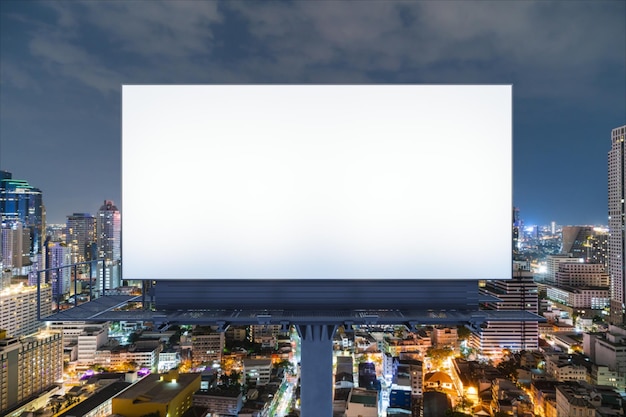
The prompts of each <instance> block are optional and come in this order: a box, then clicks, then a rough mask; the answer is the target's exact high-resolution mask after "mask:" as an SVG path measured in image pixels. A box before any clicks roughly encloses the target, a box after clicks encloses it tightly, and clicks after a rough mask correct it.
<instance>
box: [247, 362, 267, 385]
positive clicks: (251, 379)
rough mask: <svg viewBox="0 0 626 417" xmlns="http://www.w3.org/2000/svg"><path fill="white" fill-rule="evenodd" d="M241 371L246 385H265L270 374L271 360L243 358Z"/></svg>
mask: <svg viewBox="0 0 626 417" xmlns="http://www.w3.org/2000/svg"><path fill="white" fill-rule="evenodd" d="M243 373H244V376H245V381H246V384H247V385H250V386H252V387H256V386H263V385H267V384H268V383H269V382H270V377H271V374H272V360H271V359H244V360H243Z"/></svg>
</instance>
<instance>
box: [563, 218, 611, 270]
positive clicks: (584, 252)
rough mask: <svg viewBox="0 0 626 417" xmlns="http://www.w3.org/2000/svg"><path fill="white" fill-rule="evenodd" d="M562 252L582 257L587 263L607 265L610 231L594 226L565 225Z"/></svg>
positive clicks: (574, 256)
mask: <svg viewBox="0 0 626 417" xmlns="http://www.w3.org/2000/svg"><path fill="white" fill-rule="evenodd" d="M562 235H563V243H562V246H561V253H563V254H570V255H571V256H572V257H573V258H582V259H584V260H585V263H589V264H602V265H604V267H605V268H606V267H607V263H608V261H607V244H608V233H607V231H606V229H601V228H598V227H593V226H563V230H562Z"/></svg>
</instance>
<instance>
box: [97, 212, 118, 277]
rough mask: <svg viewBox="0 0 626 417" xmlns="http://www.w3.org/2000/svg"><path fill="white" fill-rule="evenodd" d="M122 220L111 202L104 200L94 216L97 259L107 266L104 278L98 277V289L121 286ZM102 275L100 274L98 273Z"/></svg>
mask: <svg viewBox="0 0 626 417" xmlns="http://www.w3.org/2000/svg"><path fill="white" fill-rule="evenodd" d="M121 230H122V219H121V215H120V211H119V210H118V209H117V207H116V206H115V204H114V203H113V201H111V200H105V201H104V204H103V205H102V206H101V207H100V210H98V214H97V216H96V242H97V244H98V257H99V258H102V259H104V262H105V264H106V266H107V268H105V271H104V274H105V275H104V277H102V276H100V279H101V280H103V282H100V285H99V288H102V287H103V286H104V288H105V289H112V288H117V287H119V286H120V285H121V282H120V279H121V277H120V270H119V268H118V267H115V266H117V265H119V263H120V261H121V259H122V255H121V254H122V253H121V242H122V234H121ZM100 275H102V272H100Z"/></svg>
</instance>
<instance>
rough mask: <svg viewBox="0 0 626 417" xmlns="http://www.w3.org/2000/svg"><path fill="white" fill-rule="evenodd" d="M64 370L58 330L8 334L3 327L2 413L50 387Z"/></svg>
mask: <svg viewBox="0 0 626 417" xmlns="http://www.w3.org/2000/svg"><path fill="white" fill-rule="evenodd" d="M62 374H63V343H62V340H61V334H60V333H58V332H40V333H35V334H32V335H29V336H26V337H19V338H16V337H6V332H4V331H0V414H1V413H2V412H3V411H5V410H7V409H8V408H10V407H13V406H15V405H17V404H19V403H20V402H22V401H25V400H26V399H28V398H29V397H31V396H33V395H36V394H39V393H42V392H44V391H45V390H46V389H48V388H50V387H51V386H52V385H54V383H55V382H56V381H58V380H59V379H61V376H62Z"/></svg>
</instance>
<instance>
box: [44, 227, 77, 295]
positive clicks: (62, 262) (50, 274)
mask: <svg viewBox="0 0 626 417" xmlns="http://www.w3.org/2000/svg"><path fill="white" fill-rule="evenodd" d="M45 247H46V269H48V271H47V272H46V283H48V284H49V285H50V286H51V287H52V299H53V300H54V302H55V303H58V302H59V301H61V300H62V296H63V295H65V294H68V293H69V290H70V283H71V273H72V271H71V268H67V266H69V265H71V264H72V257H71V251H70V248H69V247H68V246H67V245H66V244H65V242H53V241H51V240H50V239H47V240H46V244H45ZM64 267H66V268H64ZM52 268H56V269H52Z"/></svg>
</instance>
